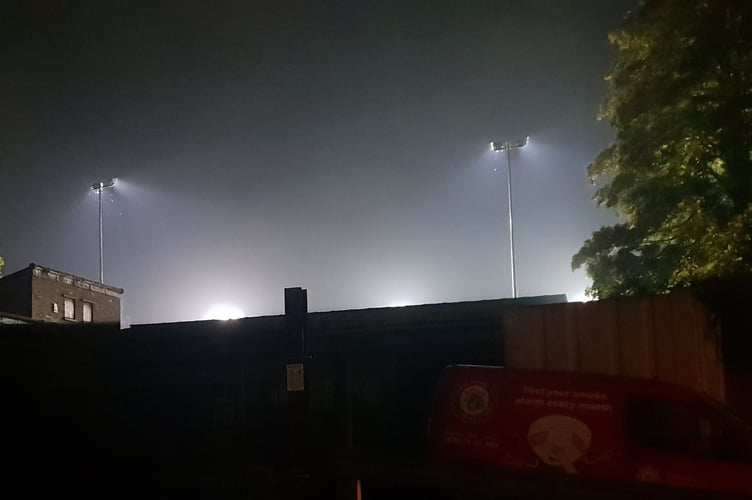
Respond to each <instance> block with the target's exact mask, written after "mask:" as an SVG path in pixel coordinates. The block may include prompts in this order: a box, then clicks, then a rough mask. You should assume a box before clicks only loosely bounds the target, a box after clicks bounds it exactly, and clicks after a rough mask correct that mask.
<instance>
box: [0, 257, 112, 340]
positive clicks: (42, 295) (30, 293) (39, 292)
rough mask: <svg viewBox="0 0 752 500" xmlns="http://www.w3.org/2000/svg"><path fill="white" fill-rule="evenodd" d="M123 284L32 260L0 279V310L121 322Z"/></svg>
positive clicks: (45, 318)
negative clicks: (117, 286) (113, 283)
mask: <svg viewBox="0 0 752 500" xmlns="http://www.w3.org/2000/svg"><path fill="white" fill-rule="evenodd" d="M122 295H123V289H122V288H116V287H113V286H109V285H105V284H102V283H97V282H95V281H91V280H88V279H85V278H81V277H79V276H74V275H72V274H68V273H64V272H61V271H56V270H54V269H50V268H49V267H43V266H40V265H37V264H34V263H31V264H29V266H28V267H26V268H24V269H21V270H20V271H16V272H15V273H13V274H9V275H7V276H5V277H3V278H2V279H0V313H8V314H12V315H15V316H16V317H20V318H22V319H23V318H28V319H30V320H33V321H38V322H43V323H108V324H117V325H120V299H121V297H122Z"/></svg>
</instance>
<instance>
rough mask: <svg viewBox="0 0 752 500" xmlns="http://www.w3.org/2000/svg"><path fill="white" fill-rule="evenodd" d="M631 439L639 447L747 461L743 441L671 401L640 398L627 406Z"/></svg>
mask: <svg viewBox="0 0 752 500" xmlns="http://www.w3.org/2000/svg"><path fill="white" fill-rule="evenodd" d="M627 418H628V425H629V428H630V433H631V435H632V439H633V440H634V441H635V442H636V443H637V444H638V445H640V446H642V447H645V448H652V449H656V450H663V451H668V452H674V453H680V454H682V455H693V456H697V457H702V458H706V459H708V460H719V461H725V462H745V463H746V462H748V458H749V457H747V456H746V455H747V453H745V450H744V449H743V444H742V443H739V442H737V441H735V440H734V439H733V436H730V435H728V432H726V431H725V430H724V429H723V428H722V427H721V426H720V425H718V424H717V423H716V422H713V421H711V420H710V419H709V418H707V417H706V416H704V415H702V414H700V413H698V412H697V411H695V410H693V409H692V408H689V407H686V406H684V405H681V404H677V403H673V402H670V401H662V400H658V399H641V400H636V401H633V402H632V403H631V404H630V405H629V406H628V409H627Z"/></svg>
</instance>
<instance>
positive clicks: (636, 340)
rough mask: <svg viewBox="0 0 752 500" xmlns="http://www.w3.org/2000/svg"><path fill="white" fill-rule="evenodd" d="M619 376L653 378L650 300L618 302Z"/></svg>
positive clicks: (640, 299)
mask: <svg viewBox="0 0 752 500" xmlns="http://www.w3.org/2000/svg"><path fill="white" fill-rule="evenodd" d="M617 314H618V325H619V326H618V328H619V351H620V353H621V373H622V374H623V375H627V376H630V377H643V378H654V377H655V376H656V367H655V342H654V338H653V337H654V332H653V308H652V302H651V301H650V299H644V298H627V299H621V300H619V301H618V302H617Z"/></svg>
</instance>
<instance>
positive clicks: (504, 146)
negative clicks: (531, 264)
mask: <svg viewBox="0 0 752 500" xmlns="http://www.w3.org/2000/svg"><path fill="white" fill-rule="evenodd" d="M527 141H528V139H527V138H525V139H524V140H523V141H516V142H514V143H512V142H510V141H506V142H503V143H500V142H492V143H491V151H493V152H494V153H498V152H501V151H504V152H506V154H507V206H508V212H509V259H510V265H511V266H510V267H511V271H512V273H511V278H512V298H514V299H516V298H517V276H516V263H515V259H514V217H513V213H512V150H513V149H520V148H522V147H524V146H526V145H527Z"/></svg>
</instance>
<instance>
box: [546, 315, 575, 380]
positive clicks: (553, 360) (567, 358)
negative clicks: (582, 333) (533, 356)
mask: <svg viewBox="0 0 752 500" xmlns="http://www.w3.org/2000/svg"><path fill="white" fill-rule="evenodd" d="M576 307H577V304H554V305H549V306H546V308H545V309H544V310H543V336H544V342H545V350H546V356H545V360H546V368H547V369H549V370H563V371H574V370H576V369H577V367H578V365H579V363H578V360H577V309H576Z"/></svg>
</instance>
